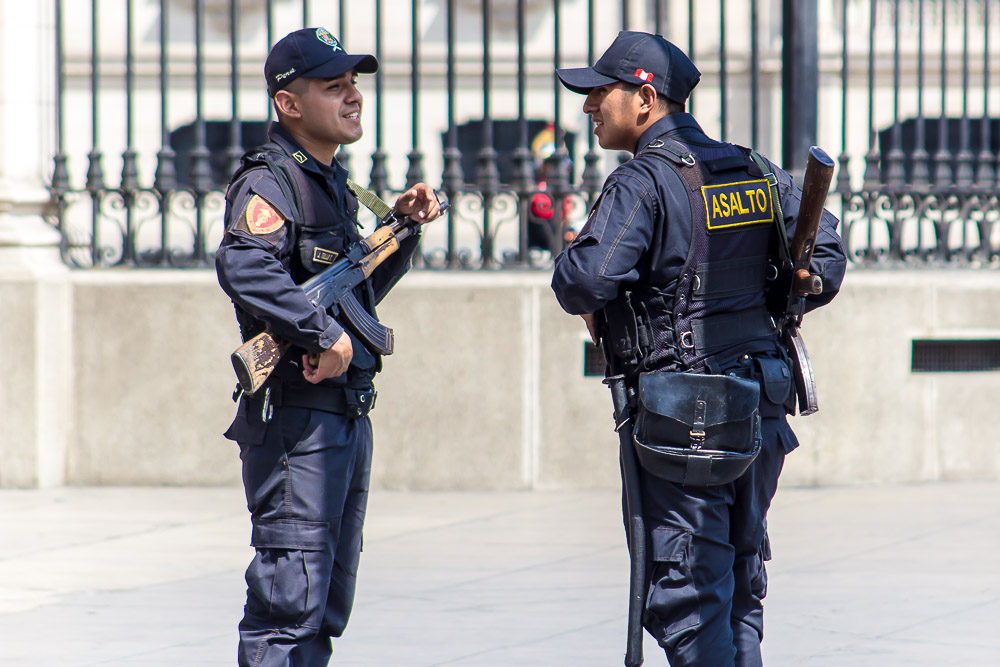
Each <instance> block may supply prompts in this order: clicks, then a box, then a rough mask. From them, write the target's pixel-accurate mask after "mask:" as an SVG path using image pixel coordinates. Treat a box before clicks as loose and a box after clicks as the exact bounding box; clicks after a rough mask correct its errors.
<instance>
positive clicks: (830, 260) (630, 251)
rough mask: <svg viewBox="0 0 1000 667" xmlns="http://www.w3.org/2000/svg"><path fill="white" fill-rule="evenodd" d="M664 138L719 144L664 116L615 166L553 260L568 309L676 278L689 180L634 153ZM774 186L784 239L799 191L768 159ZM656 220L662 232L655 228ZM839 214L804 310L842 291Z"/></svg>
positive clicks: (555, 284)
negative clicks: (819, 285)
mask: <svg viewBox="0 0 1000 667" xmlns="http://www.w3.org/2000/svg"><path fill="white" fill-rule="evenodd" d="M661 136H666V137H669V138H672V139H675V140H677V141H680V142H681V143H685V144H701V145H706V146H712V145H719V143H718V142H716V141H714V140H712V139H709V138H708V137H707V136H706V135H705V133H704V132H703V131H702V129H701V127H700V126H699V125H698V123H697V121H695V119H694V117H693V116H691V115H690V114H687V113H675V114H671V115H669V116H667V117H665V118H661V119H660V120H658V121H657V122H656V123H654V124H653V125H652V126H651V127H650V128H649V129H647V130H646V131H645V132H644V133H643V134H642V136H641V137H640V139H639V143H638V144H637V145H636V150H635V152H636V154H637V156H636V157H635V158H633V159H632V160H629V161H628V162H626V163H625V164H623V165H621V166H619V167H618V168H617V169H615V170H614V171H613V172H612V173H611V175H610V176H609V177H608V179H607V181H605V183H604V189H603V190H602V191H601V195H600V198H599V199H598V201H597V202H596V203H595V205H594V207H593V208H592V209H591V211H590V217H589V218H588V220H587V223H586V225H584V227H583V229H582V230H581V232H580V234H579V235H578V236H577V237H576V239H575V240H574V241H573V243H571V244H570V245H569V247H567V248H566V250H565V251H564V252H563V253H561V254H560V255H559V256H558V257H557V258H556V261H555V270H554V273H553V276H552V289H553V291H554V292H555V295H556V298H557V299H558V300H559V304H560V305H561V306H562V307H563V309H564V310H566V312H568V313H570V314H573V315H582V314H586V313H595V312H597V311H598V310H600V309H601V308H603V307H604V306H605V305H606V304H607V303H608V302H609V301H611V300H612V299H614V298H615V296H616V295H617V294H618V293H619V290H620V289H622V288H623V287H624V288H626V289H627V288H628V286H629V285H630V284H640V285H656V286H661V287H664V288H668V289H669V286H670V285H672V284H673V283H675V281H676V280H677V278H678V277H679V276H680V273H681V270H682V269H683V267H684V262H685V259H686V258H687V254H688V246H689V245H690V241H691V205H690V201H689V199H688V195H687V191H686V187H687V186H686V185H685V183H684V182H683V181H682V180H681V177H680V176H678V174H677V173H676V172H675V171H674V169H672V168H671V167H670V166H668V165H667V163H666V162H665V161H664V160H663V158H661V157H658V156H656V155H653V154H639V153H640V151H641V150H642V149H643V148H645V147H646V146H647V145H649V144H650V143H651V142H652V141H653V140H654V139H657V138H658V137H661ZM768 164H769V165H770V166H771V169H772V171H773V172H774V174H775V175H776V176H777V178H778V191H779V193H780V198H781V206H782V211H783V212H784V216H785V225H786V227H787V231H788V235H789V238H791V236H792V235H793V234H794V232H795V221H796V220H797V219H798V213H799V204H800V201H801V195H802V191H801V190H800V189H799V188H798V187H797V186H795V185H794V184H793V183H792V177H791V176H790V175H789V174H788V173H786V172H785V171H783V170H781V169H779V168H778V167H776V166H775V165H773V164H771V163H770V162H768ZM657 225H665V227H666V229H665V230H664V232H665V233H661V234H654V230H655V229H656V226H657ZM836 226H837V219H836V218H835V217H834V216H833V215H831V214H830V213H829V212H824V214H823V218H822V221H821V223H820V229H819V233H818V234H817V238H816V248H815V250H814V252H813V259H812V264H811V271H812V273H814V274H817V275H819V276H821V277H822V279H823V293H822V294H821V295H817V296H810V297H809V298H808V300H807V309H812V308H816V307H818V306H821V305H823V304H825V303H828V302H829V301H830V300H831V299H833V297H834V296H836V294H837V292H838V291H839V289H840V285H841V283H842V282H843V279H844V272H845V269H846V266H847V261H846V258H845V255H844V249H843V246H842V244H841V241H840V238H839V237H838V236H837V234H836Z"/></svg>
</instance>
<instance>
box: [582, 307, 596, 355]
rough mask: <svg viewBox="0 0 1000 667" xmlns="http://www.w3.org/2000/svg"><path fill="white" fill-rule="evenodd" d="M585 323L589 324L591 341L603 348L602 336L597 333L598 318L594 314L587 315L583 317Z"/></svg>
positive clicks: (588, 329)
mask: <svg viewBox="0 0 1000 667" xmlns="http://www.w3.org/2000/svg"><path fill="white" fill-rule="evenodd" d="M580 317H582V318H583V321H584V322H586V323H587V331H589V332H590V340H592V341H594V345H596V346H598V347H600V346H601V334H600V333H598V331H597V316H596V315H594V314H593V313H587V314H586V315H581V316H580Z"/></svg>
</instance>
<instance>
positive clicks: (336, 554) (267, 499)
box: [226, 399, 372, 667]
mask: <svg viewBox="0 0 1000 667" xmlns="http://www.w3.org/2000/svg"><path fill="white" fill-rule="evenodd" d="M248 406H249V408H248ZM259 406H260V403H259V402H256V401H248V400H246V399H244V400H243V401H241V404H240V407H239V410H238V412H237V416H236V420H235V421H234V422H233V425H232V426H231V427H230V429H229V431H227V432H226V437H228V438H230V439H231V440H236V441H237V442H238V443H239V445H240V459H241V460H242V461H243V485H244V488H245V490H246V497H247V508H248V509H249V510H250V515H251V522H252V525H253V529H252V537H251V543H252V544H253V547H254V548H255V549H256V552H257V553H256V555H255V557H254V559H253V561H252V562H251V563H250V567H248V568H247V571H246V581H247V601H246V606H245V607H244V615H243V620H242V621H240V625H239V631H240V642H239V664H240V665H241V666H245V667H251V666H252V667H318V666H321V665H327V664H328V663H329V660H330V656H331V655H332V653H333V649H332V645H331V638H332V637H339V636H341V634H343V632H344V628H345V627H346V626H347V621H348V619H349V618H350V615H351V607H352V606H353V603H354V588H355V577H356V575H357V569H358V561H359V559H360V556H361V530H362V526H363V524H364V518H365V508H366V506H367V503H368V482H369V477H370V473H371V457H372V431H371V422H370V421H369V420H368V418H367V417H363V418H360V419H348V418H347V417H345V416H343V415H338V414H334V413H330V412H323V411H320V410H310V409H307V408H298V407H279V408H275V409H274V413H273V418H272V420H271V421H270V422H269V423H266V424H265V423H264V422H263V420H262V419H261V415H260V414H259Z"/></svg>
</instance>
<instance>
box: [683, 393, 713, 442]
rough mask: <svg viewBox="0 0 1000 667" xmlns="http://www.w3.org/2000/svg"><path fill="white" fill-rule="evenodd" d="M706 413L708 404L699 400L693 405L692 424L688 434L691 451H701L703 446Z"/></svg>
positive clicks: (703, 400)
mask: <svg viewBox="0 0 1000 667" xmlns="http://www.w3.org/2000/svg"><path fill="white" fill-rule="evenodd" d="M707 413H708V402H707V401H706V400H705V399H702V398H699V399H698V400H697V401H695V403H694V424H693V425H692V426H691V430H690V431H689V432H688V437H689V438H691V449H701V448H702V447H704V446H705V416H706V414H707Z"/></svg>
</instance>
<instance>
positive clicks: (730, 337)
mask: <svg viewBox="0 0 1000 667" xmlns="http://www.w3.org/2000/svg"><path fill="white" fill-rule="evenodd" d="M777 334H778V330H777V328H776V327H775V326H774V321H773V320H772V319H771V315H770V314H769V313H768V312H767V309H766V308H764V307H763V306H760V307H757V308H747V309H746V310H740V311H736V312H734V313H720V314H718V315H709V316H708V317H702V318H699V319H696V320H692V321H691V331H690V333H689V334H686V335H684V336H682V337H681V347H684V348H687V349H691V348H694V349H695V350H696V352H697V353H698V354H706V353H708V354H711V353H713V352H718V351H721V350H724V349H726V348H727V347H731V346H733V345H736V344H738V343H743V342H747V341H750V340H753V339H755V338H769V337H772V336H777Z"/></svg>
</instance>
